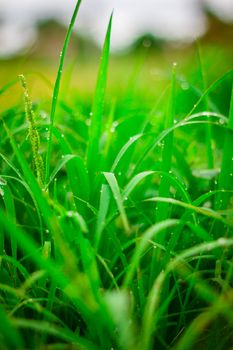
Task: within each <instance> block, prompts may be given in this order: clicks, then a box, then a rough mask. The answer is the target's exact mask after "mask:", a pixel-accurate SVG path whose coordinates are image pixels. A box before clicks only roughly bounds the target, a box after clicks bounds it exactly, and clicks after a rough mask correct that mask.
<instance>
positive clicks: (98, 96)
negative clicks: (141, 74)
mask: <svg viewBox="0 0 233 350" xmlns="http://www.w3.org/2000/svg"><path fill="white" fill-rule="evenodd" d="M80 3H81V1H78V2H77V5H76V8H75V11H74V15H73V17H72V20H71V24H70V26H69V29H68V33H67V37H66V39H65V44H64V48H63V51H62V54H61V57H60V65H59V70H58V74H57V78H56V83H55V87H54V93H53V99H52V110H51V114H50V120H39V118H37V119H36V120H35V116H34V111H33V109H34V108H33V107H32V102H31V99H30V97H29V94H28V88H27V84H26V81H25V78H24V77H23V76H21V77H20V79H21V83H22V86H23V88H24V97H25V104H24V109H25V111H26V118H27V123H25V120H24V119H25V113H23V112H22V110H23V106H22V105H19V106H17V108H12V109H10V110H7V111H6V112H5V113H3V115H2V116H1V123H2V126H3V128H2V137H1V140H0V147H1V153H0V157H1V173H0V196H1V198H0V199H1V207H0V318H1V321H2V322H0V344H1V345H0V348H1V349H3V350H8V349H19V350H23V349H77V350H79V349H85V350H92V349H93V350H105V349H106V350H109V349H119V350H131V349H136V350H141V349H145V350H150V349H151V350H152V349H154V348H156V349H159V350H160V349H161V350H165V349H176V350H185V349H187V350H190V349H191V350H192V349H196V348H197V347H199V348H200V349H204V348H213V349H216V350H224V349H229V348H230V346H231V345H232V342H233V311H232V302H233V293H232V286H233V265H232V257H233V240H232V234H233V220H232V217H233V216H232V215H233V214H232V213H233V207H232V203H233V202H232V199H233V177H232V172H233V168H232V164H233V163H232V159H233V158H232V157H233V153H232V138H233V135H232V129H233V128H232V123H233V94H232V90H230V89H229V85H230V84H231V86H232V77H233V71H232V70H231V71H229V72H227V73H225V74H224V75H222V76H221V77H219V78H218V79H217V80H216V81H215V82H214V83H211V84H210V85H209V86H208V84H207V80H205V79H204V75H205V76H208V71H207V72H204V71H203V60H204V59H205V57H202V58H200V57H199V61H200V62H201V63H200V62H199V63H198V64H197V73H196V77H200V79H197V81H196V84H197V85H192V83H191V82H190V84H189V85H188V84H187V82H186V84H185V85H184V77H183V76H182V75H181V72H180V67H179V66H176V67H173V69H172V74H169V75H171V83H170V89H167V88H165V90H164V91H162V92H161V96H160V98H159V99H158V101H157V102H156V104H155V103H154V102H153V103H152V104H151V105H148V103H147V102H146V91H145V90H143V92H141V94H142V95H140V94H137V93H136V92H135V91H136V88H134V87H133V85H132V84H133V82H135V83H136V81H137V76H136V75H137V74H136V73H133V77H131V78H130V84H129V85H130V88H128V89H126V91H122V92H121V98H116V97H115V96H110V97H109V95H108V94H106V87H107V71H108V61H109V52H110V34H111V25H112V16H111V18H110V22H109V25H108V29H107V34H106V38H105V42H104V47H103V53H102V59H101V62H100V68H99V73H98V77H97V83H96V90H95V93H94V101H93V107H92V112H91V114H90V101H88V102H87V101H86V100H83V101H82V100H80V99H79V100H77V99H74V100H72V102H70V101H69V99H68V98H67V99H64V98H65V97H66V96H65V97H64V96H63V97H60V99H61V100H60V103H59V101H58V97H59V91H60V85H61V78H62V74H63V66H64V60H65V55H66V52H67V48H68V43H69V39H70V36H71V32H72V28H73V26H74V22H75V19H76V16H77V13H78V9H79V5H80ZM192 65H194V63H193V62H192ZM137 73H138V69H137ZM186 73H187V75H189V70H188V71H187V72H186ZM204 73H205V74H204ZM135 74H136V75H135ZM185 79H186V78H185ZM149 83H150V82H148V84H149ZM14 84H15V82H11V83H9V84H6V85H4V86H3V87H2V88H1V89H0V94H5V93H6V92H10V91H11V88H12V86H13V85H14ZM199 85H200V86H199ZM147 88H148V89H149V87H147ZM134 89H135V90H134ZM129 90H130V91H129ZM201 90H203V92H201ZM220 90H221V91H223V92H224V93H225V94H226V96H228V108H229V115H225V114H226V113H225V110H226V105H225V101H223V103H222V104H218V106H216V105H215V99H214V94H215V93H216V92H218V91H220ZM73 93H74V95H75V93H76V92H73ZM139 95H140V98H139V97H138V96H139ZM122 96H123V97H122ZM129 97H130V98H129ZM77 101H78V102H77ZM190 101H191V102H190ZM36 108H37V113H40V112H41V111H42V110H43V106H41V105H40V104H38V105H37V106H36ZM55 116H56V118H55ZM90 117H91V118H90ZM27 132H28V136H29V141H30V144H29V142H28V141H27ZM203 140H204V141H203ZM3 149H4V152H3ZM40 152H42V155H41V154H40ZM3 153H4V154H3ZM213 154H214V162H213V158H212V155H213ZM44 157H46V166H45V173H46V174H45V175H44V167H43V158H44ZM32 159H33V161H34V165H35V172H34V171H33V169H31V166H30V162H31V160H32ZM213 166H214V167H213Z"/></svg>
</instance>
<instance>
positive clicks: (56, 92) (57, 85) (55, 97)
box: [45, 0, 82, 183]
mask: <svg viewBox="0 0 233 350" xmlns="http://www.w3.org/2000/svg"><path fill="white" fill-rule="evenodd" d="M81 1H82V0H78V1H77V3H76V6H75V9H74V13H73V16H72V18H71V21H70V25H69V27H68V31H67V34H66V38H65V41H64V45H63V49H62V51H61V55H60V63H59V68H58V73H57V78H56V82H55V85H54V90H53V98H52V107H51V114H50V124H49V141H48V150H47V155H46V171H45V183H47V182H48V179H49V173H50V158H51V151H52V137H53V125H54V119H55V113H56V108H57V101H58V95H59V91H60V84H61V77H62V70H63V66H64V61H65V56H66V52H67V48H68V45H69V41H70V37H71V34H72V30H73V27H74V24H75V21H76V18H77V14H78V10H79V7H80V4H81Z"/></svg>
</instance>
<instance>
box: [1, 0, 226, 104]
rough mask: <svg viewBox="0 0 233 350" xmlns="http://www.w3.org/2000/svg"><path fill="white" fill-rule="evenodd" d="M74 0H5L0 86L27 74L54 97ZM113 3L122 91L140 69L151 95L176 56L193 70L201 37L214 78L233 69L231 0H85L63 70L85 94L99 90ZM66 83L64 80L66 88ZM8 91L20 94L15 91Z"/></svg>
mask: <svg viewBox="0 0 233 350" xmlns="http://www.w3.org/2000/svg"><path fill="white" fill-rule="evenodd" d="M75 4H76V1H75V0H69V1H64V0H51V1H48V0H40V1H37V0H0V88H1V87H2V86H3V85H4V84H6V83H8V82H10V81H11V80H12V79H15V78H16V77H17V75H18V74H21V73H24V74H26V75H28V77H29V78H28V79H31V88H32V91H33V94H34V95H35V96H37V98H39V97H38V96H40V98H41V99H43V98H44V97H50V96H51V93H52V92H51V91H52V84H53V82H54V79H55V77H56V70H57V66H58V62H59V54H60V51H61V48H62V45H63V41H64V37H65V34H66V29H67V26H68V23H69V20H70V18H71V15H72V11H73V9H74V6H75ZM113 10H114V17H113V29H112V41H111V49H112V56H111V61H110V75H109V89H110V91H111V92H112V91H113V92H114V91H115V92H116V93H120V91H121V88H122V87H125V86H128V84H130V81H131V77H132V76H134V77H135V76H136V75H137V77H138V79H139V80H140V84H139V85H138V86H139V89H142V90H143V89H144V88H145V87H146V88H147V90H148V81H150V82H151V84H150V89H151V93H152V94H154V93H155V88H156V86H157V85H156V84H162V83H163V82H164V81H166V80H167V76H166V73H164V72H166V71H169V70H170V68H171V65H172V62H174V61H176V62H178V64H179V65H180V67H182V68H181V72H180V74H181V77H182V69H183V71H184V72H185V71H189V75H190V76H191V78H192V76H193V77H195V70H198V69H199V68H198V57H197V56H198V55H197V41H198V42H199V44H198V45H199V46H200V47H201V52H202V57H203V62H204V67H205V69H206V71H207V73H208V79H209V80H210V81H211V80H213V79H214V78H216V77H218V76H219V75H220V74H221V73H222V72H224V71H226V70H227V69H230V68H232V62H233V45H232V43H233V1H232V0H143V1H142V0H83V2H82V4H81V7H80V12H79V14H78V19H77V23H76V26H75V31H74V33H73V36H72V40H71V44H70V48H69V52H68V57H67V59H66V72H65V77H64V79H65V82H67V84H69V85H72V86H73V85H75V87H76V89H77V90H78V93H79V94H80V96H81V95H83V96H88V95H89V94H90V93H91V92H92V91H93V89H94V86H95V77H96V72H97V69H98V62H99V57H100V49H101V46H102V43H103V40H104V35H105V31H106V27H107V23H108V20H109V17H110V14H111V12H112V11H113ZM135 72H138V74H136V73H135ZM35 77H36V78H37V79H35ZM148 79H149V80H148ZM194 83H195V82H194ZM42 85H43V89H42ZM184 86H185V85H184ZM67 88H68V87H67V85H65V91H67ZM150 89H149V90H150ZM149 90H148V91H147V95H148V96H149V95H150V92H149ZM11 98H13V99H15V98H17V93H16V96H15V95H14V96H13V97H11ZM4 103H5V102H4V101H3V102H2V104H4Z"/></svg>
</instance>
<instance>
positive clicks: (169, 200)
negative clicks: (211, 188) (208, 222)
mask: <svg viewBox="0 0 233 350" xmlns="http://www.w3.org/2000/svg"><path fill="white" fill-rule="evenodd" d="M146 201H152V202H162V203H170V204H175V205H178V206H181V207H183V208H186V209H190V210H193V211H195V212H196V213H199V214H202V215H205V216H207V217H209V218H213V219H216V220H219V221H222V222H224V223H225V224H228V222H227V221H226V220H225V219H224V217H223V216H222V215H220V214H219V213H218V212H216V211H214V210H212V209H209V208H205V207H196V206H194V205H192V204H190V203H184V202H182V201H179V200H177V199H174V198H168V197H154V198H149V199H147V200H146ZM229 224H230V223H229Z"/></svg>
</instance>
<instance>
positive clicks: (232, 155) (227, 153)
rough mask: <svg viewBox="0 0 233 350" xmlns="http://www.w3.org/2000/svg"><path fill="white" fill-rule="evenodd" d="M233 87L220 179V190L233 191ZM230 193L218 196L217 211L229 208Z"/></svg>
mask: <svg viewBox="0 0 233 350" xmlns="http://www.w3.org/2000/svg"><path fill="white" fill-rule="evenodd" d="M232 143H233V85H232V92H231V102H230V111H229V119H228V125H227V128H226V134H225V139H224V145H223V156H222V165H221V171H220V174H219V179H218V188H219V190H232V189H233V147H232ZM231 195H232V194H230V193H227V192H225V193H218V194H217V196H216V203H215V206H216V209H219V210H223V209H226V208H227V206H228V202H229V199H230V196H231Z"/></svg>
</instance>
